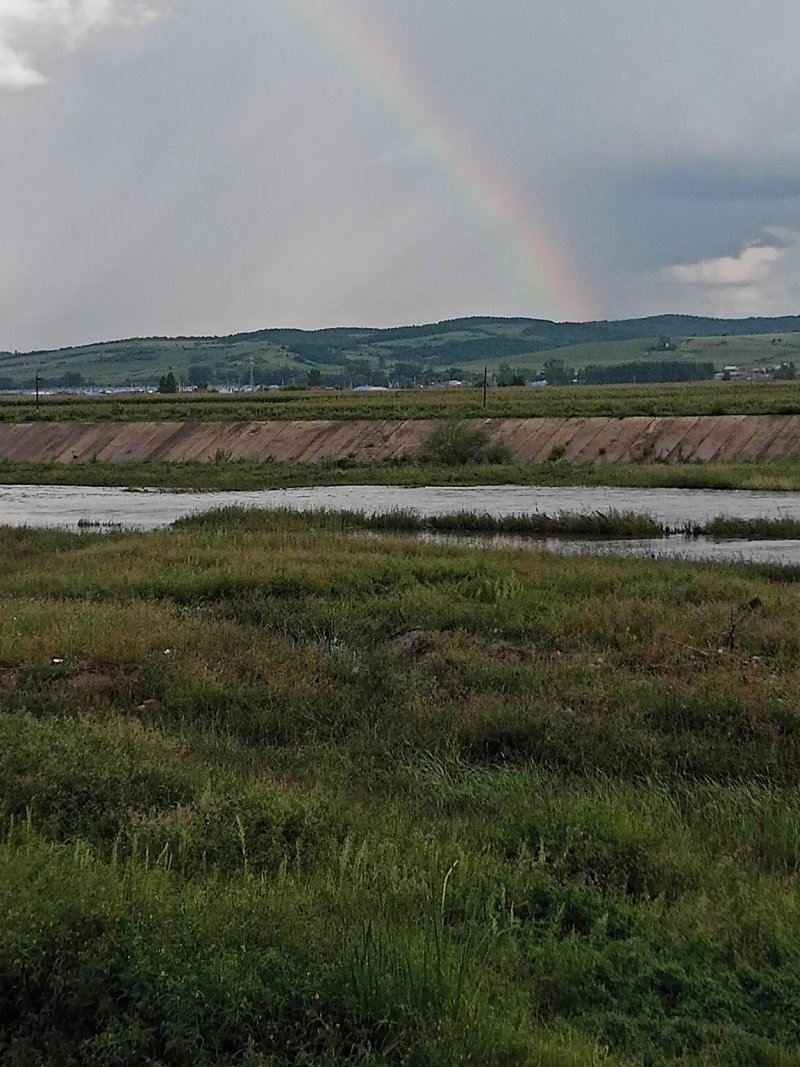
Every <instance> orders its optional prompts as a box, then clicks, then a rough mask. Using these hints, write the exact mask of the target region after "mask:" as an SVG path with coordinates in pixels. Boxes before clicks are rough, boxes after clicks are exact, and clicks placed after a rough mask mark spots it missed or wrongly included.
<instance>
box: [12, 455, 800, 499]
mask: <svg viewBox="0 0 800 1067" xmlns="http://www.w3.org/2000/svg"><path fill="white" fill-rule="evenodd" d="M0 484H5V485H98V486H127V487H130V488H132V489H136V488H148V487H150V488H163V489H187V490H188V489H194V490H197V489H200V490H203V489H221V490H237V489H240V490H245V489H284V488H288V487H290V486H313V485H401V486H422V485H541V486H559V485H586V486H596V485H609V486H621V487H632V488H637V487H638V488H645V489H652V488H668V489H753V490H759V491H761V492H769V491H773V492H796V491H797V490H798V489H800V461H799V460H796V459H789V460H775V461H770V462H767V463H678V464H670V463H623V464H611V463H597V464H575V463H551V462H550V463H533V464H524V465H521V464H508V463H500V464H497V463H465V464H456V465H453V464H451V465H448V466H442V465H438V464H435V463H416V462H405V461H403V462H386V463H367V462H364V463H360V462H357V461H355V460H347V459H345V460H340V461H330V462H320V463H306V464H303V463H277V462H262V463H249V462H244V461H228V462H215V463H84V464H74V465H70V464H64V463H53V464H27V463H9V462H4V461H0Z"/></svg>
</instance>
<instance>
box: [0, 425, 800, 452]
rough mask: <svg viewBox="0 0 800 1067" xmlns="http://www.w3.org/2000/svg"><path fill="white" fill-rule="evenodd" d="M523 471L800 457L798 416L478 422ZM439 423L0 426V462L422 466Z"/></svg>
mask: <svg viewBox="0 0 800 1067" xmlns="http://www.w3.org/2000/svg"><path fill="white" fill-rule="evenodd" d="M472 421H473V422H474V424H475V425H481V426H486V427H487V429H488V430H489V431H490V433H491V434H492V435H493V436H496V437H497V438H498V439H499V440H502V441H505V442H506V443H507V444H508V446H509V448H510V450H511V453H512V455H513V457H514V459H515V460H516V461H517V462H520V463H541V462H544V461H546V460H552V459H564V460H568V461H572V462H576V463H633V462H639V461H643V460H645V461H647V460H650V461H653V460H661V461H665V462H705V463H707V462H752V461H758V460H764V461H766V460H777V459H790V458H795V457H800V416H797V415H719V416H714V415H696V416H679V417H662V418H644V417H636V418H624V419H610V418H590V419H496V420H492V419H486V420H472ZM438 425H439V422H438V421H436V420H429V419H428V420H408V421H397V420H391V421H389V420H383V421H382V420H373V421H367V420H363V421H355V422H333V421H316V422H299V421H298V422H248V423H230V422H226V423H222V422H219V423H213V422H129V423H113V422H104V423H75V422H35V423H0V460H5V461H9V462H17V463H90V462H92V461H97V462H111V463H126V462H127V463H156V462H168V463H185V462H209V461H213V460H248V461H251V462H252V461H264V462H265V461H268V460H275V461H279V462H280V461H283V462H294V463H309V462H310V463H313V462H316V461H320V460H336V459H345V458H348V457H351V458H353V459H357V460H361V461H370V460H373V461H375V462H383V461H386V460H392V459H405V458H411V457H413V456H415V455H416V454H417V453H418V452H419V450H420V448H421V447H422V445H423V444H424V443H425V441H426V440H427V439H428V437H430V435H431V433H432V432H433V430H434V429H435V428H436V427H437V426H438Z"/></svg>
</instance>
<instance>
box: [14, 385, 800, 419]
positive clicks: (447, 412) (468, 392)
mask: <svg viewBox="0 0 800 1067" xmlns="http://www.w3.org/2000/svg"><path fill="white" fill-rule="evenodd" d="M786 414H788V415H795V414H800V382H758V383H750V382H692V383H685V384H676V385H605V386H561V387H548V388H546V389H535V388H505V389H498V388H493V389H491V390H490V391H489V394H488V402H487V407H486V408H484V407H483V395H482V390H480V389H408V390H392V391H388V392H377V393H366V394H363V393H352V392H342V391H322V390H296V391H295V390H286V391H279V392H260V393H253V394H247V393H245V394H238V395H226V394H217V393H189V394H180V395H178V396H160V395H143V394H131V395H128V396H115V397H98V398H89V397H82V396H64V395H57V396H45V397H42V399H41V403H40V405H39V408H38V409H37V407H36V404H35V402H34V399H33V397H27V396H26V397H10V396H0V421H5V422H35V421H40V420H41V421H48V422H49V421H79V422H94V421H101V422H102V421H109V420H110V421H115V422H137V421H142V422H149V421H161V420H165V419H166V420H187V421H201V422H203V421H211V422H217V421H234V422H248V421H254V420H255V421H257V420H275V419H278V420H285V419H299V420H306V419H342V420H354V419H428V418H431V419H435V418H451V419H465V418H482V417H487V418H536V417H554V418H590V417H594V416H608V417H611V418H625V417H630V416H659V415H786Z"/></svg>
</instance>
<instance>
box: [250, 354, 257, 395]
mask: <svg viewBox="0 0 800 1067" xmlns="http://www.w3.org/2000/svg"><path fill="white" fill-rule="evenodd" d="M255 388H256V361H255V359H254V358H253V356H251V357H250V392H251V393H253V392H255Z"/></svg>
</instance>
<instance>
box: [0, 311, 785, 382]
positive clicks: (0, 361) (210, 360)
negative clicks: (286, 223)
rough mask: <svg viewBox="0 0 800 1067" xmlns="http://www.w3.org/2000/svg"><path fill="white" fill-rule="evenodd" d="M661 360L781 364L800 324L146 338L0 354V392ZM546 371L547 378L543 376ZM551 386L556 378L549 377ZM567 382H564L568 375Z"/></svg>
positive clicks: (655, 321) (494, 323) (665, 318)
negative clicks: (171, 376)
mask: <svg viewBox="0 0 800 1067" xmlns="http://www.w3.org/2000/svg"><path fill="white" fill-rule="evenodd" d="M665 353H670V354H672V356H673V358H675V359H679V360H680V361H681V363H682V364H691V363H697V364H698V365H700V364H703V363H706V364H709V363H710V364H713V365H714V366H716V367H717V369H722V367H723V366H725V365H726V364H730V363H739V362H744V363H747V364H748V365H752V364H758V365H765V364H768V365H775V366H777V365H779V364H781V363H786V364H787V365H788V363H790V362H795V361H796V360H798V359H800V318H798V317H796V316H788V317H784V318H762V319H738V320H736V319H703V318H695V317H692V316H686V315H661V316H656V317H653V318H646V319H630V320H623V321H619V322H586V323H568V322H566V323H556V322H547V321H543V320H539V319H524V318H518V319H499V318H467V319H455V320H452V321H449V322H440V323H435V324H431V325H426V326H405V327H398V328H396V329H388V330H376V329H360V328H338V329H328V330H311V331H303V330H280V329H277V330H269V329H268V330H258V331H255V332H252V333H241V334H234V335H232V336H228V337H174V338H166V337H149V338H132V339H129V340H122V341H112V342H108V343H106V344H93V345H84V346H82V347H78V348H68V349H60V350H58V351H50V352H28V353H20V352H0V388H13V387H19V386H32V384H33V380H34V375H35V374H36V373H37V372H38V373H39V375H40V376H41V378H42V381H43V384H44V385H46V386H53V387H71V388H74V387H76V386H80V385H86V384H89V383H91V382H94V383H96V384H98V385H131V384H136V385H148V384H149V385H153V386H154V385H155V384H156V383H157V382H158V380H159V378H160V377H162V376H164V375H166V373H167V371H168V370H173V371H174V373H175V375H176V377H177V378H179V379H180V380H181V382H183V383H184V384H188V385H193V386H198V387H206V386H211V387H215V386H221V387H225V386H237V385H238V386H241V385H245V384H247V383H248V382H249V381H250V375H251V360H252V374H253V380H254V381H255V383H256V384H257V385H269V384H283V385H305V384H309V383H310V384H323V383H324V384H326V385H341V386H352V385H362V384H375V385H379V384H388V383H390V382H391V383H400V384H402V385H409V386H410V385H423V384H427V383H429V382H431V381H433V380H439V379H442V378H449V379H453V378H457V379H466V380H472V379H474V378H476V377H479V376H481V375H482V374H483V368H484V366H487V365H488V367H489V368H490V370H491V371H492V373H493V375H496V376H497V377H498V378H500V377H502V378H505V379H507V380H508V381H509V382H513V381H514V379H515V378H517V377H520V376H521V377H523V378H524V377H525V376H527V377H529V378H535V377H537V376H538V375H539V374H540V373H542V372H544V373H545V377H547V375H548V374H550V375H551V377H552V368H553V366H554V364H556V363H563V364H564V365H568V366H569V367H570V368H578V369H581V368H583V367H587V366H589V365H591V364H602V365H604V366H609V365H612V366H613V365H615V364H622V363H631V362H636V361H641V360H644V361H645V362H646V363H647V364H648V365H650V366H652V365H654V364H656V363H658V362H659V360H660V359H662V358H663V357H664V355H665ZM548 367H549V368H550V369H548ZM554 380H555V379H554ZM566 380H570V379H569V378H567V379H566Z"/></svg>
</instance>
